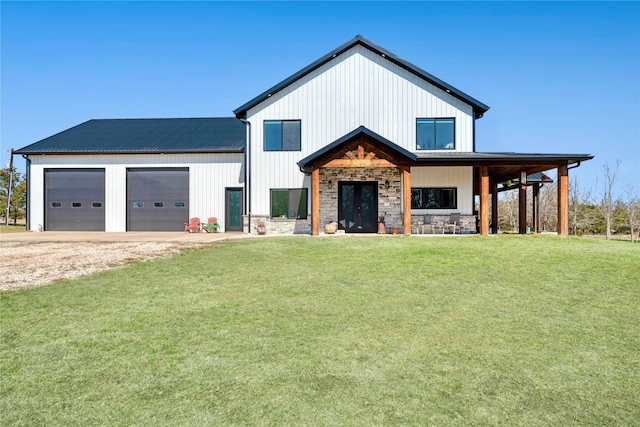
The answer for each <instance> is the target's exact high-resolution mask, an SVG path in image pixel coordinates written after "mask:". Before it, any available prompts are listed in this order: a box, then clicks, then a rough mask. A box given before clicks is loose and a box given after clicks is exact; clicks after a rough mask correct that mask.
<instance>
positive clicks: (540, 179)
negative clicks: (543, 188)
mask: <svg viewBox="0 0 640 427" xmlns="http://www.w3.org/2000/svg"><path fill="white" fill-rule="evenodd" d="M544 182H553V180H552V179H551V178H549V177H548V176H547V175H545V174H543V173H542V172H538V173H533V174H531V175H527V183H528V184H540V183H544Z"/></svg>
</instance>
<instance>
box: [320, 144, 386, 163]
mask: <svg viewBox="0 0 640 427" xmlns="http://www.w3.org/2000/svg"><path fill="white" fill-rule="evenodd" d="M321 167H324V168H395V167H396V165H395V164H393V163H391V162H390V161H388V160H385V159H379V158H376V153H375V152H373V151H370V152H369V153H366V155H365V150H364V147H363V146H362V145H358V149H357V154H355V153H354V151H351V150H350V151H347V152H345V155H344V157H343V158H341V159H333V160H329V161H328V162H326V163H324V164H323V165H322V166H321Z"/></svg>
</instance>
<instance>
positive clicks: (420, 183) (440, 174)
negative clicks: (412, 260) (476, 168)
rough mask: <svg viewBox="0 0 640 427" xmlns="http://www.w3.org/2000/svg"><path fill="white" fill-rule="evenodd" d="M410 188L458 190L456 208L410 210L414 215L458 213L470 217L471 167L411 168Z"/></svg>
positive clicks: (472, 206)
mask: <svg viewBox="0 0 640 427" xmlns="http://www.w3.org/2000/svg"><path fill="white" fill-rule="evenodd" d="M411 187H412V188H418V187H420V188H424V187H439V188H442V187H446V188H452V187H455V188H457V189H458V203H457V205H458V208H457V209H453V210H447V209H412V210H411V213H412V214H414V215H421V214H434V215H437V214H443V215H446V214H450V213H452V212H460V213H461V214H464V215H472V214H473V210H474V201H473V167H471V166H460V167H413V168H411Z"/></svg>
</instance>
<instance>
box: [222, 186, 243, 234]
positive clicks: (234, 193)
mask: <svg viewBox="0 0 640 427" xmlns="http://www.w3.org/2000/svg"><path fill="white" fill-rule="evenodd" d="M224 220H225V225H226V229H225V231H242V188H227V189H226V194H225V217H224Z"/></svg>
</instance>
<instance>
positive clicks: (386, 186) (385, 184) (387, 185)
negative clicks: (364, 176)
mask: <svg viewBox="0 0 640 427" xmlns="http://www.w3.org/2000/svg"><path fill="white" fill-rule="evenodd" d="M384 188H386V189H387V190H388V189H389V180H386V181H385V182H384Z"/></svg>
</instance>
